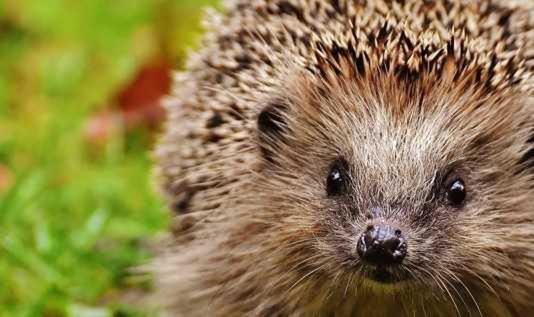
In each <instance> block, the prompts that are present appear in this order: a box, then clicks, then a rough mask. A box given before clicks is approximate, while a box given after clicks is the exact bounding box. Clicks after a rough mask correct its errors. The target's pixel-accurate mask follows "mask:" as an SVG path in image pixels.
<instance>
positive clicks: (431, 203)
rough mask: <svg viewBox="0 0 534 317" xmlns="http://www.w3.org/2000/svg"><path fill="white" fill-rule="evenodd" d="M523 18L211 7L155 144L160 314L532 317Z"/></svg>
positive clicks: (526, 24) (389, 8) (531, 106)
mask: <svg viewBox="0 0 534 317" xmlns="http://www.w3.org/2000/svg"><path fill="white" fill-rule="evenodd" d="M533 10H534V9H533V4H532V3H531V2H530V1H514V2H509V1H504V0H502V1H467V0H466V1H459V0H458V1H453V0H438V1H417V0H404V1H400V0H398V1H381V0H373V1H363V0H353V1H351V0H254V1H248V0H242V1H228V2H227V3H226V7H225V13H224V15H219V14H212V15H211V18H210V19H209V23H208V33H207V35H206V36H205V39H204V42H203V48H202V50H201V51H200V52H199V53H197V54H195V55H193V56H192V57H191V59H190V62H189V65H188V69H187V71H186V72H185V73H182V74H179V75H178V76H177V79H176V85H175V87H176V89H175V91H174V92H173V97H171V98H169V100H168V102H167V109H168V114H169V115H168V121H167V124H166V131H165V135H164V136H163V138H162V140H161V142H160V144H159V146H158V149H157V158H158V170H159V175H160V177H161V180H162V188H163V190H164V192H165V194H166V195H167V197H168V200H169V203H170V205H171V208H172V209H173V212H174V214H175V216H174V220H173V233H174V235H173V237H172V239H170V241H169V243H168V246H167V247H166V251H165V252H164V254H162V255H161V256H160V258H159V259H158V261H156V263H155V264H154V267H155V270H156V272H157V276H158V282H159V283H158V287H159V290H160V298H161V299H162V302H163V305H164V306H165V308H166V309H167V310H168V311H169V313H171V314H173V315H177V316H202V315H207V316H241V315H246V316H289V315H290V316H323V315H324V316H334V315H335V316H367V315H377V316H399V315H401V316H451V315H455V314H456V315H460V316H464V315H465V316H468V315H483V316H528V315H529V314H534V302H532V300H531V298H532V297H533V296H534V158H533V157H534V102H533V99H532V97H533V94H532V83H533V81H532V78H531V77H532V71H533V70H534V68H533V67H534V28H533V25H534V11H533ZM375 246H376V247H375ZM386 251H387V252H386ZM389 251H391V252H389ZM388 252H389V253H388Z"/></svg>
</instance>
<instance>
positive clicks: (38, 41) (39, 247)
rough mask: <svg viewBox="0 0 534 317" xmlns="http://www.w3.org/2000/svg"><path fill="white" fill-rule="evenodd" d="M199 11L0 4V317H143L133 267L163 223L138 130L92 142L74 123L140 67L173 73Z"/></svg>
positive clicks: (141, 286) (146, 144)
mask: <svg viewBox="0 0 534 317" xmlns="http://www.w3.org/2000/svg"><path fill="white" fill-rule="evenodd" d="M213 2H215V1H196V0H184V1H180V0H174V1H172V0H136V1H130V0H128V1H126V0H116V1H109V0H79V1H72V0H25V1H15V0H4V1H2V0H0V164H1V165H4V166H7V167H8V168H9V170H11V172H12V173H13V175H14V176H13V177H12V181H11V184H10V186H9V187H8V188H7V189H6V190H3V191H0V235H1V238H0V316H2V317H3V316H80V317H85V316H91V317H92V316H95V317H96V316H147V315H151V314H154V312H151V311H150V309H147V308H140V307H134V305H131V304H129V303H128V298H130V297H131V296H135V294H139V293H143V292H146V291H149V290H150V278H149V277H146V276H138V275H136V274H133V273H132V272H131V271H130V270H129V268H131V267H135V266H137V265H141V264H143V263H147V262H148V261H149V260H150V258H151V256H153V254H152V251H151V250H150V248H149V247H147V245H149V244H150V241H151V240H152V239H154V238H155V237H157V236H158V234H159V233H161V232H163V231H164V230H165V228H166V224H167V221H168V219H167V215H166V212H165V208H164V203H163V202H162V200H161V199H160V198H159V197H158V195H157V194H156V193H155V190H154V187H155V186H154V185H153V181H152V179H151V165H152V162H151V158H150V148H151V147H152V144H153V139H154V136H153V135H150V134H149V133H148V132H147V131H143V130H140V131H135V132H130V133H117V134H116V135H114V136H113V137H112V138H111V139H109V140H108V141H107V142H106V143H105V144H97V145H95V144H90V143H89V142H87V140H86V138H85V137H84V133H83V131H84V124H85V122H86V121H87V119H88V117H89V116H90V115H91V114H93V113H94V112H96V111H98V110H100V109H102V108H104V107H106V105H108V104H109V102H110V100H111V97H112V96H113V95H114V94H115V93H116V92H117V91H118V90H119V89H120V87H122V86H123V85H124V84H125V83H126V82H128V80H129V79H130V78H131V77H132V76H133V75H134V74H135V71H136V70H137V69H138V68H139V67H140V65H142V64H143V63H144V62H146V61H148V60H150V58H152V57H153V56H156V55H161V54H164V55H166V56H169V57H171V58H172V61H173V62H174V63H175V64H176V65H177V66H180V65H182V62H183V59H184V56H185V54H186V52H187V48H189V47H192V46H194V43H195V39H196V38H197V37H198V34H199V32H200V28H199V24H198V21H199V16H200V13H201V7H202V6H204V5H206V4H209V3H213Z"/></svg>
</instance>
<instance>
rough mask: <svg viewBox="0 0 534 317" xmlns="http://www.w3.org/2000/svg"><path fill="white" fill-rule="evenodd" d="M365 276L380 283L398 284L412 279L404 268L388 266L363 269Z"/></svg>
mask: <svg viewBox="0 0 534 317" xmlns="http://www.w3.org/2000/svg"><path fill="white" fill-rule="evenodd" d="M363 276H364V277H365V278H366V279H368V280H371V281H373V282H376V283H379V284H386V285H388V284H397V283H401V282H405V281H406V280H409V279H410V276H409V275H408V274H407V272H405V271H404V270H401V269H399V268H392V267H387V266H382V267H366V268H364V270H363Z"/></svg>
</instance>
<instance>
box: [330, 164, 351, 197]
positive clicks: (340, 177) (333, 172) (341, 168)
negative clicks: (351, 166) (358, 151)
mask: <svg viewBox="0 0 534 317" xmlns="http://www.w3.org/2000/svg"><path fill="white" fill-rule="evenodd" d="M346 185H347V163H346V162H345V161H344V160H337V161H336V162H334V163H333V164H332V166H331V167H330V171H329V172H328V177H327V178H326V193H327V195H328V196H329V197H332V196H339V195H341V194H342V193H343V192H345V190H346Z"/></svg>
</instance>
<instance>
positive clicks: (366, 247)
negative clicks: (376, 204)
mask: <svg viewBox="0 0 534 317" xmlns="http://www.w3.org/2000/svg"><path fill="white" fill-rule="evenodd" d="M407 250H408V244H407V243H406V239H405V237H404V235H403V234H402V231H401V230H400V229H398V228H395V227H393V226H391V225H388V224H376V225H369V226H368V227H367V229H366V230H365V232H364V233H363V234H362V235H361V237H360V238H359V239H358V244H357V251H358V255H359V256H360V258H361V259H362V261H363V262H365V263H366V264H370V265H373V266H386V265H395V264H400V263H401V262H402V261H403V260H404V258H405V257H406V253H407Z"/></svg>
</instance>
